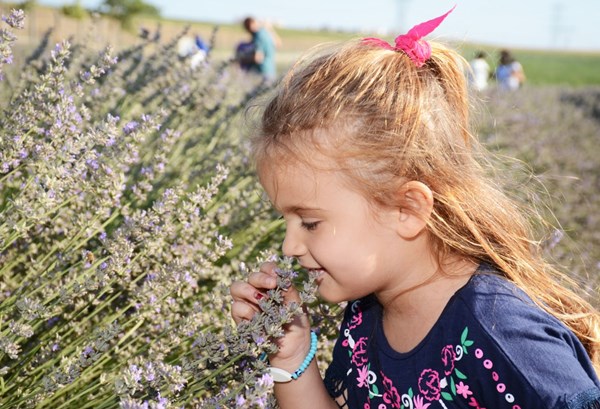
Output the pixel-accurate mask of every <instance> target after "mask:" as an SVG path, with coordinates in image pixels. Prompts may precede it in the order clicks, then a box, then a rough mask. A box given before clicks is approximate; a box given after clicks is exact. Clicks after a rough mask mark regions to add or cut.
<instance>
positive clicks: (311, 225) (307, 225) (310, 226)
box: [302, 222, 319, 231]
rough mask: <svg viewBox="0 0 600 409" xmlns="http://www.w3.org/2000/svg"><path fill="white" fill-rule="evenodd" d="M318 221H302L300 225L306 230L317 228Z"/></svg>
mask: <svg viewBox="0 0 600 409" xmlns="http://www.w3.org/2000/svg"><path fill="white" fill-rule="evenodd" d="M318 225H319V222H310V223H309V222H302V227H303V228H304V229H306V230H308V231H313V230H315V229H316V228H317V226H318Z"/></svg>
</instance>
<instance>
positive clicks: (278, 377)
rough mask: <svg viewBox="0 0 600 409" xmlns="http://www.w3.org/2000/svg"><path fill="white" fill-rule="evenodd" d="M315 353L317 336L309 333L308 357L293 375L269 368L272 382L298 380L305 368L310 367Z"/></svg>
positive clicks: (279, 369)
mask: <svg viewBox="0 0 600 409" xmlns="http://www.w3.org/2000/svg"><path fill="white" fill-rule="evenodd" d="M316 353H317V334H315V333H314V332H313V331H311V332H310V350H309V351H308V355H306V358H304V361H302V364H300V367H299V368H298V369H296V370H295V371H294V373H289V372H288V371H286V370H283V369H281V368H273V367H270V368H269V374H270V375H271V377H272V378H273V381H274V382H290V381H291V380H295V379H298V377H299V376H300V375H302V374H303V373H304V371H306V368H308V366H309V365H310V363H311V362H312V360H313V359H314V358H315V354H316Z"/></svg>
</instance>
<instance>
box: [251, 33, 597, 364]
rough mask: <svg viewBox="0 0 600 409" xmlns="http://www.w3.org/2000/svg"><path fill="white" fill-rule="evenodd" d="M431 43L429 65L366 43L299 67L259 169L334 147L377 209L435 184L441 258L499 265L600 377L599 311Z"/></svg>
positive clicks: (266, 114)
mask: <svg viewBox="0 0 600 409" xmlns="http://www.w3.org/2000/svg"><path fill="white" fill-rule="evenodd" d="M431 47H432V55H431V58H430V59H429V60H428V61H427V62H426V63H425V65H423V66H422V67H416V66H415V64H414V63H413V62H412V61H411V60H410V59H409V58H408V57H407V56H406V55H405V54H404V53H402V52H396V51H391V50H386V49H383V48H380V47H376V46H368V45H366V44H363V43H359V42H358V41H352V42H349V43H346V44H345V45H343V46H341V47H338V48H337V49H335V50H333V51H330V50H327V51H326V52H325V53H323V52H318V54H317V55H313V56H311V57H309V58H308V59H304V60H301V61H299V62H298V63H297V64H296V65H295V66H294V67H293V68H292V69H291V70H290V71H289V73H288V74H287V75H286V77H285V78H284V79H283V81H282V83H281V84H280V85H279V87H278V89H277V90H276V92H275V95H273V96H272V97H271V99H270V102H268V104H266V106H265V108H264V111H263V113H262V122H261V129H260V131H259V132H258V133H257V135H255V137H254V138H253V152H254V158H255V160H256V162H257V165H258V167H259V169H260V168H261V167H262V166H266V165H268V166H274V165H277V164H284V163H286V162H289V161H290V160H300V161H304V162H305V163H311V155H313V153H314V150H315V149H316V147H317V148H318V147H321V148H323V147H324V146H326V147H327V148H331V147H333V148H335V149H325V151H327V154H328V155H330V156H332V157H333V158H334V159H336V161H337V163H338V164H339V166H340V168H341V169H342V170H343V171H344V173H345V174H346V175H347V177H348V180H350V181H352V183H353V185H354V187H356V188H357V189H358V190H359V191H361V193H363V194H364V195H365V197H368V198H371V199H372V200H373V201H374V203H378V204H382V205H390V204H392V203H393V204H396V205H397V201H398V200H397V197H398V195H397V192H398V188H399V187H400V186H401V184H402V183H403V182H405V181H407V180H418V181H420V182H423V183H425V184H426V185H427V186H429V188H430V189H431V190H432V192H433V195H434V208H433V213H432V215H431V217H430V218H429V221H428V231H429V233H430V236H431V241H432V246H433V250H434V251H435V252H436V253H437V254H439V259H440V261H441V260H443V259H444V258H445V256H447V255H450V254H458V255H460V256H462V257H463V258H465V259H469V260H472V261H474V262H482V261H484V262H488V263H491V264H493V265H495V266H497V267H498V268H499V270H500V271H502V273H503V274H504V275H505V276H506V278H508V279H509V280H511V281H513V282H514V283H516V285H518V286H519V287H520V288H522V289H523V290H524V291H525V292H526V293H527V294H528V295H529V296H530V297H532V299H533V300H534V301H535V302H536V303H537V304H539V305H540V306H541V307H542V308H544V309H545V310H546V311H548V312H549V313H551V314H552V315H554V316H555V317H557V318H558V319H560V320H561V321H563V322H564V323H565V324H566V325H567V326H568V327H569V328H570V329H571V330H572V331H573V332H574V333H575V334H576V335H577V336H578V338H579V339H580V340H581V342H582V343H583V345H584V346H585V348H586V350H587V351H588V353H589V355H590V357H591V359H592V362H593V363H594V366H595V367H596V370H598V368H599V367H600V314H599V313H598V311H596V310H595V309H594V308H593V307H592V306H591V304H590V303H588V302H587V301H586V300H585V299H584V298H583V297H582V296H579V295H577V294H576V293H575V292H574V291H573V290H571V289H570V287H571V288H573V287H574V286H575V283H574V282H573V280H572V279H570V278H568V277H567V276H566V275H564V274H562V273H560V272H559V271H558V270H557V269H555V268H554V267H552V266H551V265H550V264H549V263H548V262H546V261H545V260H544V259H543V257H542V255H541V250H540V248H539V247H540V246H539V243H537V242H536V241H534V239H533V236H534V227H533V224H532V221H531V219H530V217H529V214H528V213H527V212H526V211H525V209H523V208H521V206H520V205H519V204H518V203H517V202H516V201H515V200H512V199H510V198H509V197H508V196H507V195H506V194H505V193H504V191H503V189H502V187H501V186H500V185H497V184H496V183H495V182H494V180H493V179H492V178H491V177H490V175H489V174H487V173H486V168H485V167H484V166H483V163H482V161H481V160H478V158H480V154H483V153H485V149H484V148H483V147H482V146H481V144H480V143H479V142H478V141H477V140H476V138H475V137H474V136H473V135H472V134H471V133H470V131H469V100H468V93H467V88H466V87H467V85H466V81H465V69H466V66H467V63H466V62H465V61H464V59H463V58H462V57H460V56H459V55H458V54H457V53H456V52H455V51H452V50H450V49H449V48H446V47H444V46H442V45H440V44H437V43H431ZM321 130H325V131H327V132H325V133H326V134H327V135H329V138H328V140H327V141H326V142H324V141H323V140H322V135H323V132H318V131H321ZM311 152H312V153H311ZM312 164H313V165H314V161H312Z"/></svg>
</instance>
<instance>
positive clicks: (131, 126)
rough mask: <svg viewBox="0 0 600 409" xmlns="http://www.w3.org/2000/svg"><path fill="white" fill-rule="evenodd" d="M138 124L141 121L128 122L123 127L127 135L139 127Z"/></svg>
mask: <svg viewBox="0 0 600 409" xmlns="http://www.w3.org/2000/svg"><path fill="white" fill-rule="evenodd" d="M138 125H139V123H138V122H136V121H131V122H127V123H126V124H125V126H124V127H123V132H124V133H125V135H129V134H130V133H132V132H133V131H135V130H136V129H137V127H138Z"/></svg>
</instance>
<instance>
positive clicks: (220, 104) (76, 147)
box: [0, 12, 313, 408]
mask: <svg viewBox="0 0 600 409" xmlns="http://www.w3.org/2000/svg"><path fill="white" fill-rule="evenodd" d="M23 18H24V16H23V14H22V12H13V13H12V14H11V15H10V16H8V17H6V18H4V21H5V23H6V24H5V25H6V28H4V29H3V31H2V33H1V39H0V41H1V43H0V44H1V45H0V47H1V52H2V59H1V60H0V63H1V64H2V65H1V66H0V67H1V69H2V72H3V74H4V80H3V81H2V83H1V84H0V87H1V91H0V93H1V95H2V101H3V103H4V105H3V109H2V113H1V116H0V123H1V126H0V129H1V131H0V132H1V133H0V138H1V139H0V277H1V280H0V406H1V407H3V408H35V407H38V408H48V407H52V408H72V407H80V408H115V407H121V408H171V407H198V408H217V407H267V406H273V404H272V402H270V401H271V400H272V398H270V394H269V391H270V388H271V386H272V382H271V380H270V378H269V377H268V375H265V373H264V372H265V371H264V368H265V363H264V362H263V361H261V360H260V359H258V357H259V356H261V354H262V353H263V352H268V351H271V350H272V348H274V346H273V343H272V342H271V340H272V339H273V337H274V336H276V335H277V334H280V331H281V326H282V324H283V323H285V322H286V320H289V319H290V318H291V317H292V316H293V314H295V313H296V312H297V310H298V306H288V307H284V306H282V305H281V303H280V301H281V300H280V297H278V292H277V291H279V290H276V291H274V292H273V293H272V294H271V297H269V301H268V302H266V303H265V304H264V305H263V309H264V313H263V314H260V315H258V316H257V317H256V319H255V320H254V321H253V322H251V323H249V324H248V325H244V326H242V327H241V328H238V329H236V328H233V327H232V324H233V323H232V320H231V319H230V317H229V300H230V297H229V295H228V285H229V283H230V282H231V280H232V279H233V278H234V277H241V276H242V275H243V274H244V273H243V272H242V270H243V269H242V268H241V266H242V263H241V262H240V261H239V260H248V261H249V264H253V263H258V261H259V260H263V259H265V258H266V257H267V254H269V253H268V251H269V249H270V243H269V242H268V240H266V239H265V238H266V237H269V233H270V231H271V230H275V229H277V227H278V226H279V225H280V222H278V221H276V220H275V219H274V218H273V217H272V215H271V213H270V211H269V210H268V206H267V204H266V202H265V201H264V200H262V199H261V196H260V194H259V193H257V192H258V189H257V186H256V182H255V179H254V178H253V177H252V175H251V173H250V172H249V171H248V159H247V146H246V144H245V142H244V139H243V134H242V133H241V130H242V126H241V124H240V119H241V118H242V117H243V108H244V106H245V105H246V103H247V101H248V100H249V99H250V98H252V97H254V96H256V95H258V94H260V93H261V92H263V91H265V89H264V88H263V87H262V86H261V85H260V83H259V82H258V81H256V80H254V79H253V78H250V77H246V76H243V75H242V74H241V73H240V72H239V71H238V70H237V69H236V67H235V66H233V65H232V64H229V63H228V62H215V63H213V62H211V61H210V59H209V60H207V61H206V62H205V63H204V64H202V65H201V66H199V67H196V68H195V69H192V68H191V66H190V63H189V61H187V60H180V59H179V58H178V56H177V54H176V51H175V48H176V47H175V45H176V43H177V40H178V39H177V38H176V39H174V40H173V41H172V42H171V43H168V44H164V45H161V44H158V43H155V42H152V41H146V42H143V43H140V44H139V45H137V46H135V47H132V48H129V49H125V50H123V51H120V52H119V53H118V54H115V53H114V52H113V50H112V49H111V48H110V47H107V48H106V49H105V50H103V51H101V52H98V51H97V50H92V49H89V48H88V47H86V46H85V44H77V43H74V44H71V43H69V42H67V41H64V42H61V43H59V44H57V45H56V46H55V47H54V48H53V49H52V50H50V51H47V50H45V49H44V46H45V44H44V43H42V44H41V45H40V49H38V50H35V51H34V53H33V54H32V55H30V56H29V57H28V58H27V59H25V61H27V63H26V64H24V65H23V66H19V67H14V69H12V70H11V69H10V68H11V67H10V63H11V62H12V47H11V46H12V43H13V42H14V41H15V35H14V33H13V31H12V30H14V29H18V28H20V27H22V25H23ZM183 34H184V33H182V35H183ZM234 243H235V247H234ZM288 264H289V262H288ZM291 268H292V265H291V264H289V265H287V267H285V268H283V269H282V271H287V272H289V271H291V270H290V269H291ZM312 290H313V289H312V287H311V286H310V285H309V284H307V287H306V292H305V293H303V294H304V295H303V296H304V297H306V299H307V300H308V301H310V300H311V299H312V298H311V297H312V295H311V294H312Z"/></svg>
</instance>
